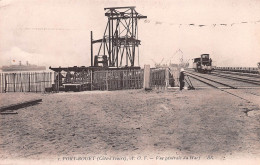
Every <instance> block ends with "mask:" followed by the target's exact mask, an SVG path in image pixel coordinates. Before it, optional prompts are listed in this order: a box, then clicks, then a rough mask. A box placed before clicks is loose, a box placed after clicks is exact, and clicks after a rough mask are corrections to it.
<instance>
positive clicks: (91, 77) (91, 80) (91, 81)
mask: <svg viewBox="0 0 260 165" xmlns="http://www.w3.org/2000/svg"><path fill="white" fill-rule="evenodd" d="M92 74H93V73H92V70H91V71H90V90H91V91H92V90H93V89H92V86H93V75H92Z"/></svg>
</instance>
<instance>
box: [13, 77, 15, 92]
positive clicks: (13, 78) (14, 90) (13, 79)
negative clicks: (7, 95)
mask: <svg viewBox="0 0 260 165" xmlns="http://www.w3.org/2000/svg"><path fill="white" fill-rule="evenodd" d="M13 75H14V77H13V83H14V92H15V73H13Z"/></svg>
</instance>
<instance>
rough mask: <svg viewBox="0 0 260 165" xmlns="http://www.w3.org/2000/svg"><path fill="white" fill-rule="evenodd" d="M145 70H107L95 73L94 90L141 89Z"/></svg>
mask: <svg viewBox="0 0 260 165" xmlns="http://www.w3.org/2000/svg"><path fill="white" fill-rule="evenodd" d="M142 87H143V70H142V69H141V70H140V69H139V70H106V71H95V72H94V73H93V82H92V89H93V90H122V89H140V88H142Z"/></svg>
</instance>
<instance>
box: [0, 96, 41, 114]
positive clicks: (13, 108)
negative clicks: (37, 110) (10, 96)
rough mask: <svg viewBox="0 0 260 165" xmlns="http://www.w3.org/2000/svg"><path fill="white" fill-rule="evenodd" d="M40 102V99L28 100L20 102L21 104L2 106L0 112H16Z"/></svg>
mask: <svg viewBox="0 0 260 165" xmlns="http://www.w3.org/2000/svg"><path fill="white" fill-rule="evenodd" d="M41 101H42V99H34V100H30V101H25V102H21V103H16V104H11V105H7V106H3V107H0V112H3V111H6V110H16V109H20V108H24V107H28V106H32V105H35V104H38V103H39V102H41Z"/></svg>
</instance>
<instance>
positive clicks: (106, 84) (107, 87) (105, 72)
mask: <svg viewBox="0 0 260 165" xmlns="http://www.w3.org/2000/svg"><path fill="white" fill-rule="evenodd" d="M105 73H106V88H107V91H108V81H107V76H108V75H107V74H108V71H106V72H105Z"/></svg>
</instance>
